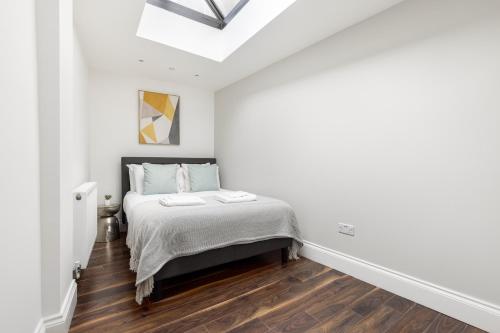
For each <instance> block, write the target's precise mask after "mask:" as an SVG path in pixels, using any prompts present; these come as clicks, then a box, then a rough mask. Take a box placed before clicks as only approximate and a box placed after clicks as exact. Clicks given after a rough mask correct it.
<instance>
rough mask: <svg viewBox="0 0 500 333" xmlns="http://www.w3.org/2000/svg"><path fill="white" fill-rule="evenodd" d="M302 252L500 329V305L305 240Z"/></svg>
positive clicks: (469, 320)
mask: <svg viewBox="0 0 500 333" xmlns="http://www.w3.org/2000/svg"><path fill="white" fill-rule="evenodd" d="M301 255H302V256H304V257H306V258H308V259H311V260H313V261H316V262H318V263H320V264H323V265H325V266H328V267H331V268H334V269H336V270H339V271H341V272H344V273H346V274H349V275H352V276H354V277H355V278H358V279H360V280H362V281H365V282H368V283H370V284H373V285H375V286H377V287H379V288H382V289H385V290H388V291H390V292H392V293H394V294H397V295H400V296H402V297H404V298H407V299H410V300H412V301H414V302H416V303H419V304H422V305H424V306H427V307H429V308H431V309H433V310H436V311H439V312H441V313H444V314H446V315H448V316H450V317H453V318H456V319H458V320H461V321H463V322H466V323H468V324H470V325H473V326H476V327H478V328H481V329H483V330H486V331H488V332H492V333H500V307H499V306H496V305H494V304H491V303H488V302H484V301H482V300H479V299H475V298H473V297H470V296H467V295H464V294H462V293H459V292H456V291H453V290H449V289H446V288H443V287H440V286H437V285H434V284H432V283H429V282H426V281H422V280H420V279H417V278H414V277H412V276H408V275H405V274H403V273H400V272H396V271H393V270H391V269H388V268H385V267H382V266H379V265H376V264H373V263H370V262H367V261H364V260H362V259H359V258H356V257H352V256H349V255H347V254H344V253H342V252H338V251H335V250H332V249H329V248H326V247H323V246H321V245H317V244H314V243H311V242H308V241H304V247H303V248H302V250H301Z"/></svg>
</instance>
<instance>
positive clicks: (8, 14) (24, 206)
mask: <svg viewBox="0 0 500 333" xmlns="http://www.w3.org/2000/svg"><path fill="white" fill-rule="evenodd" d="M0 31H1V32H2V33H1V34H0V44H1V45H2V52H1V53H0V110H1V111H0V126H1V133H2V134H1V140H0V147H1V151H2V154H3V156H4V158H3V159H2V163H0V170H1V174H2V182H1V184H2V186H1V187H0V201H1V204H0V206H1V208H2V223H0V234H1V235H2V241H1V242H0V262H1V263H2V269H1V274H0V275H1V277H0V280H1V283H0V295H2V296H1V297H2V300H1V302H0V327H1V330H2V331H3V332H12V333H17V332H19V333H25V332H33V331H34V330H35V327H36V326H37V324H38V323H39V321H40V318H41V296H40V295H41V284H40V278H41V275H40V260H41V258H40V219H39V207H40V206H39V167H38V153H39V150H38V100H37V75H36V73H37V64H36V35H35V1H34V0H21V1H15V2H6V3H3V4H2V10H1V11H0ZM9 31H15V33H8V32H9Z"/></svg>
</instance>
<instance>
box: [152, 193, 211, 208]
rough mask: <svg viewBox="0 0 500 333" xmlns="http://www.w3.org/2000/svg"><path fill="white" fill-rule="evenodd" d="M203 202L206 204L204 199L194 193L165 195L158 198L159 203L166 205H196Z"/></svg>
mask: <svg viewBox="0 0 500 333" xmlns="http://www.w3.org/2000/svg"><path fill="white" fill-rule="evenodd" d="M204 204H206V201H205V200H203V199H202V198H200V197H197V196H194V195H167V196H166V197H164V198H161V199H160V205H163V206H166V207H174V206H198V205H204Z"/></svg>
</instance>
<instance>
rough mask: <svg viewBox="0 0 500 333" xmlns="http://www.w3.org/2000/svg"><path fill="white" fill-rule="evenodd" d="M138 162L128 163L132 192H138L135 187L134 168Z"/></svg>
mask: <svg viewBox="0 0 500 333" xmlns="http://www.w3.org/2000/svg"><path fill="white" fill-rule="evenodd" d="M136 165H137V164H127V168H128V179H129V183H130V191H132V192H137V190H136V188H135V175H134V170H135V169H134V168H135V166H136Z"/></svg>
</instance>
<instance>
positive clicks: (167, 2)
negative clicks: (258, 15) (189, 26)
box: [146, 0, 250, 30]
mask: <svg viewBox="0 0 500 333" xmlns="http://www.w3.org/2000/svg"><path fill="white" fill-rule="evenodd" d="M200 1H202V0H200ZM249 1H250V0H240V1H239V2H238V3H237V4H236V5H235V6H234V7H233V9H231V11H230V12H229V13H228V14H227V15H226V16H224V15H223V13H222V11H221V10H220V9H219V7H218V6H217V4H216V2H215V1H214V0H205V2H206V3H207V5H208V7H209V8H210V10H211V11H212V12H213V13H214V15H215V18H214V17H211V16H209V15H206V14H203V13H201V12H199V11H196V10H194V9H191V8H188V7H185V6H183V5H181V4H178V3H176V2H173V1H171V0H147V1H146V2H147V3H148V4H150V5H153V6H156V7H159V8H162V9H164V10H168V11H170V12H172V13H175V14H178V15H181V16H183V17H185V18H188V19H191V20H193V21H196V22H199V23H202V24H205V25H208V26H210V27H212V28H216V29H219V30H223V29H224V28H225V27H226V26H227V25H228V24H229V22H231V20H232V19H233V18H235V17H236V15H237V14H238V13H239V12H240V10H241V9H243V7H245V5H246V4H247V3H248V2H249Z"/></svg>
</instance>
